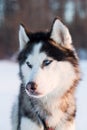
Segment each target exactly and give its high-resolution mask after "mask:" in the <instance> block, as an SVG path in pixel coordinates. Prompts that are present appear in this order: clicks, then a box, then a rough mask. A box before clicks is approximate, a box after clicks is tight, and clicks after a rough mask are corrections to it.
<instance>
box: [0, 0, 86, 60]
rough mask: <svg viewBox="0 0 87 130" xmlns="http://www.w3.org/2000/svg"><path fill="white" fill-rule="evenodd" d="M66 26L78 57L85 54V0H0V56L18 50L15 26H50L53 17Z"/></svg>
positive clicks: (5, 56)
mask: <svg viewBox="0 0 87 130" xmlns="http://www.w3.org/2000/svg"><path fill="white" fill-rule="evenodd" d="M57 16H58V17H60V18H61V19H62V21H63V22H64V23H65V24H66V25H67V26H68V27H69V29H70V32H71V34H72V38H73V43H74V45H75V47H76V49H77V51H78V54H79V57H80V58H81V59H86V58H87V0H0V59H10V58H12V57H14V54H15V53H16V52H17V51H18V29H19V24H20V23H23V24H24V25H25V26H26V27H27V28H29V30H30V31H33V32H34V31H41V30H46V29H50V26H51V24H52V21H53V19H54V18H55V17H57Z"/></svg>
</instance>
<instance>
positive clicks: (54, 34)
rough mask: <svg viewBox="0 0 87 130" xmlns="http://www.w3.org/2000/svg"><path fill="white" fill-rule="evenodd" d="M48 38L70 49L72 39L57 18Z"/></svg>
mask: <svg viewBox="0 0 87 130" xmlns="http://www.w3.org/2000/svg"><path fill="white" fill-rule="evenodd" d="M50 38H51V39H53V40H54V41H55V42H56V43H58V44H61V45H62V46H64V47H67V48H69V49H71V48H72V45H71V43H72V38H71V35H70V33H69V30H68V28H67V27H66V26H65V25H64V24H63V23H62V22H61V21H60V20H59V19H58V18H56V19H55V20H54V22H53V25H52V28H51V35H50Z"/></svg>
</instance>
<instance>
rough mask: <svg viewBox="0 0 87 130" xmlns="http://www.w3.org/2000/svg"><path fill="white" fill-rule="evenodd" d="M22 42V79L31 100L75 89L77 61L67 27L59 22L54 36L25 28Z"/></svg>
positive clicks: (56, 23)
mask: <svg viewBox="0 0 87 130" xmlns="http://www.w3.org/2000/svg"><path fill="white" fill-rule="evenodd" d="M19 40H20V50H21V52H20V54H19V57H18V60H19V63H20V76H21V79H22V83H23V84H24V86H25V90H26V92H27V93H28V94H29V95H30V96H33V97H37V98H38V97H43V96H46V95H48V94H51V93H53V92H54V91H56V92H57V93H59V94H60V93H63V92H65V91H67V90H68V89H69V88H70V87H71V85H72V84H73V83H74V82H75V80H76V79H77V73H76V71H75V66H76V64H77V58H76V56H75V54H74V50H73V47H72V45H71V36H70V34H69V31H68V29H67V28H66V26H64V25H63V24H62V23H61V22H60V21H59V20H58V19H57V20H55V22H54V24H53V27H52V31H51V32H50V33H36V34H29V33H27V32H26V31H25V29H24V27H22V26H21V27H20V31H19ZM24 44H25V45H24Z"/></svg>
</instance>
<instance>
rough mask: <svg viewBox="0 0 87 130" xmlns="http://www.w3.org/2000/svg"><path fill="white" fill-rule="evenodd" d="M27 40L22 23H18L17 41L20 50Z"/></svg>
mask: <svg viewBox="0 0 87 130" xmlns="http://www.w3.org/2000/svg"><path fill="white" fill-rule="evenodd" d="M28 41H29V38H28V36H27V33H26V29H25V28H24V26H23V25H20V28H19V43H20V51H21V50H22V49H23V48H24V47H25V45H26V44H27V42H28Z"/></svg>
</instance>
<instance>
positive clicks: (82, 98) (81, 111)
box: [0, 61, 87, 130]
mask: <svg viewBox="0 0 87 130" xmlns="http://www.w3.org/2000/svg"><path fill="white" fill-rule="evenodd" d="M80 65H81V70H82V81H81V82H80V85H79V87H78V90H77V94H76V98H77V116H76V130H87V101H86V100H87V61H81V62H80ZM19 84H20V80H19V77H18V65H17V64H16V63H12V62H9V61H0V130H11V119H10V117H11V110H12V105H13V102H14V100H15V98H16V95H17V94H18V91H19Z"/></svg>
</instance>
